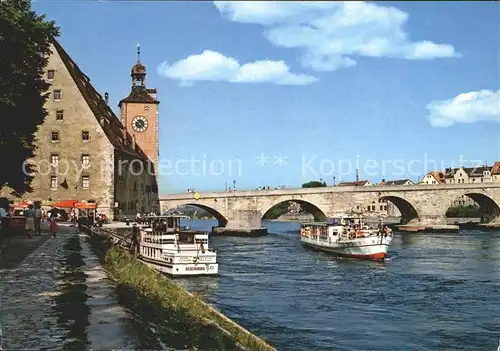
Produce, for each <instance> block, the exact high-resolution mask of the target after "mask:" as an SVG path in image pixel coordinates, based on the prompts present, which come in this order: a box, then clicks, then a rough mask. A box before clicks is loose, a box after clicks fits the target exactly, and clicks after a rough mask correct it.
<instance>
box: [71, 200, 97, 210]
mask: <svg viewBox="0 0 500 351" xmlns="http://www.w3.org/2000/svg"><path fill="white" fill-rule="evenodd" d="M96 205H97V204H96V203H95V202H78V203H76V204H75V206H74V207H75V208H78V209H80V210H90V209H95V208H96V207H97V206H96Z"/></svg>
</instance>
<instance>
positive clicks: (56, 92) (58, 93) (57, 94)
mask: <svg viewBox="0 0 500 351" xmlns="http://www.w3.org/2000/svg"><path fill="white" fill-rule="evenodd" d="M54 100H55V101H60V100H61V90H59V89H58V90H54Z"/></svg>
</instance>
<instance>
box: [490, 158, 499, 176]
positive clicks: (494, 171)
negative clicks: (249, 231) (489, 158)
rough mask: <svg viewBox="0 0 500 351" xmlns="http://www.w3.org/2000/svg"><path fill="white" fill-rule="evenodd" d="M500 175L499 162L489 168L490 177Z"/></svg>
mask: <svg viewBox="0 0 500 351" xmlns="http://www.w3.org/2000/svg"><path fill="white" fill-rule="evenodd" d="M497 174H500V162H498V161H497V162H495V164H494V165H493V167H492V168H491V175H497Z"/></svg>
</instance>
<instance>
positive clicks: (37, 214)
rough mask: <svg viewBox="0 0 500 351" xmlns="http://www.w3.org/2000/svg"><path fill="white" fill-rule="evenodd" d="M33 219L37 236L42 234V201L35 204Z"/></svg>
mask: <svg viewBox="0 0 500 351" xmlns="http://www.w3.org/2000/svg"><path fill="white" fill-rule="evenodd" d="M33 220H34V226H35V236H40V235H42V209H41V207H40V203H37V204H36V205H35V209H34V213H33Z"/></svg>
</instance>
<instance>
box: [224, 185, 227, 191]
mask: <svg viewBox="0 0 500 351" xmlns="http://www.w3.org/2000/svg"><path fill="white" fill-rule="evenodd" d="M224 190H225V191H226V193H227V182H225V183H224Z"/></svg>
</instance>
